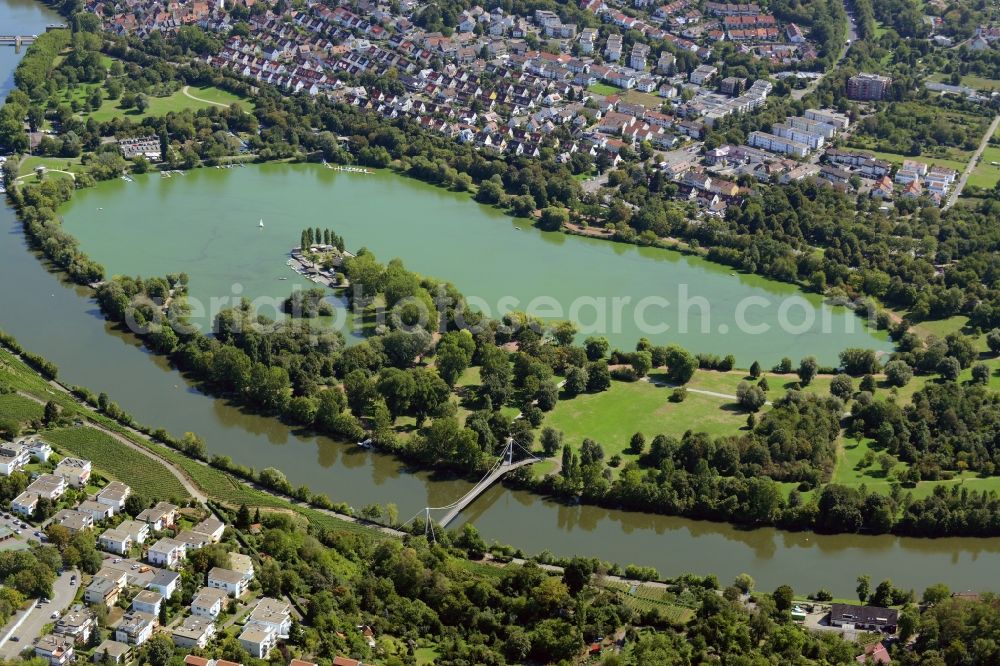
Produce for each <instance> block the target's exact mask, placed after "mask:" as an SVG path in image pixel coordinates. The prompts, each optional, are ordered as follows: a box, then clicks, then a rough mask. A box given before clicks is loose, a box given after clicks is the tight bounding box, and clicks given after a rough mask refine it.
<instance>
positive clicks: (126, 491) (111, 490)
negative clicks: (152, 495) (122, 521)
mask: <svg viewBox="0 0 1000 666" xmlns="http://www.w3.org/2000/svg"><path fill="white" fill-rule="evenodd" d="M131 494H132V489H131V488H129V487H128V486H127V485H125V484H124V483H122V482H121V481H112V482H111V483H109V484H108V485H106V486H104V488H102V489H101V492H99V493H97V497H96V499H97V501H98V502H100V503H101V504H106V505H108V506H110V507H111V511H112V513H121V512H122V511H124V510H125V500H127V499H128V497H129V495H131Z"/></svg>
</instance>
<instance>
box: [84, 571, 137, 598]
mask: <svg viewBox="0 0 1000 666" xmlns="http://www.w3.org/2000/svg"><path fill="white" fill-rule="evenodd" d="M127 581H128V575H127V574H126V573H125V572H124V571H119V570H117V569H109V568H104V569H101V570H100V571H98V572H97V573H96V574H95V575H94V577H93V579H91V581H90V585H88V586H87V589H86V590H85V591H84V593H83V600H84V601H86V602H87V603H88V604H104V605H105V606H107V607H108V608H110V607H111V606H114V605H115V603H116V602H117V601H118V597H119V595H121V592H122V590H124V589H125V584H126V583H127Z"/></svg>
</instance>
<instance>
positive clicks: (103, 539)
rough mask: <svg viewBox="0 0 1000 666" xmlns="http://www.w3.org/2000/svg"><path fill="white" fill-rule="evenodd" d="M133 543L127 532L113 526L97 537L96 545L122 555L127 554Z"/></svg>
mask: <svg viewBox="0 0 1000 666" xmlns="http://www.w3.org/2000/svg"><path fill="white" fill-rule="evenodd" d="M133 543H134V541H132V536H131V535H130V534H129V533H128V532H125V531H124V530H120V529H117V528H114V527H109V528H108V529H106V530H104V531H103V532H102V533H101V536H100V537H98V539H97V545H98V546H100V548H101V550H106V551H108V552H109V553H114V554H116V555H122V556H125V555H127V554H128V552H129V550H131V548H132V544H133Z"/></svg>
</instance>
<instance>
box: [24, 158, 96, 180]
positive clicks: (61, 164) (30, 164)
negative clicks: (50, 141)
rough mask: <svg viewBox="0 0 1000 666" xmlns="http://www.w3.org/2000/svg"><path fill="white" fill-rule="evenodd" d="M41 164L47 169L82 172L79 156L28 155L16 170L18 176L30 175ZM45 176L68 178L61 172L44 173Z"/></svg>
mask: <svg viewBox="0 0 1000 666" xmlns="http://www.w3.org/2000/svg"><path fill="white" fill-rule="evenodd" d="M40 166H43V167H45V168H46V169H48V170H51V169H57V170H58V171H71V172H73V173H83V171H84V168H83V165H82V164H80V158H79V157H37V156H34V155H32V156H29V157H26V158H24V160H23V161H22V162H21V165H20V167H19V168H18V170H17V175H18V177H21V176H30V175H32V174H34V173H35V169H36V168H37V167H40ZM45 177H46V178H69V177H70V176H67V175H66V174H63V173H46V174H45Z"/></svg>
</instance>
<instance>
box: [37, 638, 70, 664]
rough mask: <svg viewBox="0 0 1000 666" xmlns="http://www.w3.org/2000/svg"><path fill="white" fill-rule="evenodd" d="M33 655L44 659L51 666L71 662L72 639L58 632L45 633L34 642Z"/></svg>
mask: <svg viewBox="0 0 1000 666" xmlns="http://www.w3.org/2000/svg"><path fill="white" fill-rule="evenodd" d="M35 656H36V657H41V658H42V659H45V660H46V661H48V662H49V664H51V666H64V664H69V663H72V662H73V659H74V651H73V639H72V638H71V637H69V636H60V635H59V634H46V635H44V636H42V637H41V638H39V639H38V640H37V641H36V642H35Z"/></svg>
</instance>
